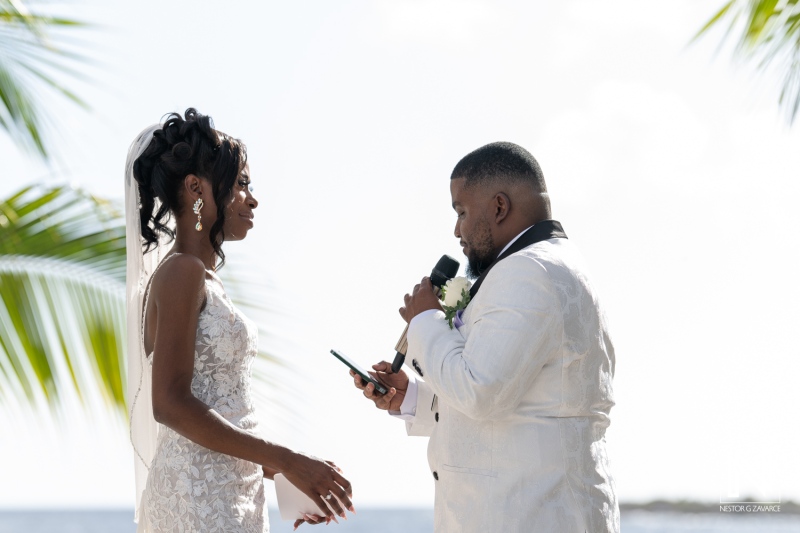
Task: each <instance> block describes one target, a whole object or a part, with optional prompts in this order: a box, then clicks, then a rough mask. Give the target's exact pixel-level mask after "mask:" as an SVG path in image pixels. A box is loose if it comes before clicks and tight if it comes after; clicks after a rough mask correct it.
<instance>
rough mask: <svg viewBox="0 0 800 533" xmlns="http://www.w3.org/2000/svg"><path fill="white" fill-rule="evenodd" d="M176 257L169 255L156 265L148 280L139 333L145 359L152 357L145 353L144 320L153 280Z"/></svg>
mask: <svg viewBox="0 0 800 533" xmlns="http://www.w3.org/2000/svg"><path fill="white" fill-rule="evenodd" d="M175 255H177V254H169V255H168V256H167V257H165V258H164V259H162V260H161V262H160V263H159V264H158V265H156V268H155V269H154V270H153V273H152V274H150V279H149V280H147V288H145V290H144V300H143V302H142V327H141V329H140V330H139V331H141V335H140V337H141V338H140V339H139V342H141V344H142V346H141V350H142V353H143V354H145V357H147V358H149V357H150V354H149V353H147V352H146V351H145V348H144V320H145V316H146V315H147V302H149V301H150V287H152V285H153V278H154V277H155V276H156V272H158V269H159V268H161V265H163V264H164V263H166V262H167V261H169V259H170V258H171V257H174V256H175Z"/></svg>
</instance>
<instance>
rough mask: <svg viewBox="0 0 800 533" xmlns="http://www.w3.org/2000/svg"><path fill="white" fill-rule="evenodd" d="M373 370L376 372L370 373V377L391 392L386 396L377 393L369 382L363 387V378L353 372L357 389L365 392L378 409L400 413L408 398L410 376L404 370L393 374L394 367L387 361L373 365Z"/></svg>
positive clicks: (351, 373) (351, 372)
mask: <svg viewBox="0 0 800 533" xmlns="http://www.w3.org/2000/svg"><path fill="white" fill-rule="evenodd" d="M372 369H373V370H374V372H370V373H369V374H370V376H372V377H373V378H375V379H376V380H378V381H380V382H381V383H383V384H384V385H386V386H387V388H388V389H389V391H388V392H387V393H386V394H380V393H378V392H376V391H375V385H373V384H372V383H369V382H367V384H366V385H363V384H362V380H361V376H359V375H358V374H356V373H355V372H354V371H352V370H351V371H350V375H351V376H352V377H353V384H354V385H355V386H356V388H357V389H360V390H361V391H363V392H364V396H366V397H367V398H368V399H370V400H372V401H373V402H374V403H375V407H377V408H378V409H383V410H384V411H399V410H400V405H401V404H402V403H403V399H404V398H405V397H406V390H408V376H407V375H406V373H405V372H404V371H402V370H400V372H397V373H392V365H391V363H387V362H386V361H381V362H380V363H378V364H376V365H372Z"/></svg>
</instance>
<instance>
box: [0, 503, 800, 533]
mask: <svg viewBox="0 0 800 533" xmlns="http://www.w3.org/2000/svg"><path fill="white" fill-rule="evenodd" d="M635 505H637V506H641V505H642V504H635ZM716 506H717V509H716V510H713V511H712V507H708V510H705V511H697V510H695V511H686V512H681V511H671V510H647V509H642V508H635V509H631V508H629V507H628V504H622V505H621V506H620V507H621V529H622V530H623V531H625V533H673V532H681V533H790V532H797V531H800V514H797V513H786V514H782V512H780V511H779V512H744V510H743V511H742V512H723V511H721V510H720V504H716ZM268 513H269V522H270V531H271V532H272V533H288V532H291V531H293V529H292V522H291V521H282V520H281V519H280V516H279V514H278V510H277V508H274V507H269V508H268ZM348 517H349V520H347V521H345V520H342V519H339V524H331V525H330V526H329V527H333V528H334V530H335V531H337V532H342V533H345V532H346V533H367V532H371V531H374V530H375V527H376V524H379V525H380V530H381V532H382V533H408V532H409V531H413V532H426V531H428V532H432V531H433V508H432V507H379V506H374V507H369V506H364V507H361V508H359V511H358V514H357V515H355V516H353V515H351V514H348ZM135 531H136V525H135V524H134V523H133V508H119V507H117V508H110V507H109V508H100V509H97V508H94V509H92V508H68V509H65V508H52V507H50V508H13V509H12V508H8V507H0V533H135ZM300 531H302V528H301V529H300Z"/></svg>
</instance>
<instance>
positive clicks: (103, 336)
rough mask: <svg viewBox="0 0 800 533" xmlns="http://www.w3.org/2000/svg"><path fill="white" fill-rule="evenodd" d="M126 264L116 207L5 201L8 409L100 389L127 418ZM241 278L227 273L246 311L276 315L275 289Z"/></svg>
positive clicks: (67, 197)
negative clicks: (13, 404) (271, 294)
mask: <svg viewBox="0 0 800 533" xmlns="http://www.w3.org/2000/svg"><path fill="white" fill-rule="evenodd" d="M125 260H126V259H125V219H124V216H123V214H122V212H121V211H120V210H119V209H118V208H117V207H116V206H115V205H114V204H112V203H110V202H108V201H106V200H103V199H100V198H96V197H94V196H92V195H90V194H88V193H86V192H84V191H82V190H80V189H75V188H70V187H55V188H45V187H37V186H33V187H27V188H24V189H22V190H21V191H19V192H17V193H16V194H14V195H12V196H11V197H10V198H8V199H6V200H1V201H0V403H7V402H11V401H12V400H13V401H14V402H21V401H23V400H24V401H25V402H27V403H28V404H32V405H37V404H40V403H44V404H45V405H51V406H53V405H58V404H59V400H60V398H61V397H62V396H63V394H64V392H66V390H68V389H71V390H74V391H75V392H77V394H78V396H79V397H80V398H85V397H86V394H85V393H86V392H87V391H89V390H90V389H92V390H99V391H100V393H101V395H102V397H103V398H104V399H105V400H106V404H107V405H108V406H111V407H116V408H119V409H120V410H121V411H124V407H125V386H124V384H125V382H126V380H125V373H126V364H125V361H126V354H125V335H126V331H125V328H126V321H125ZM235 270H236V269H235V267H234V268H233V269H229V268H228V267H226V268H225V269H223V272H222V274H223V279H225V282H226V286H228V287H229V290H230V293H231V296H232V299H233V300H234V302H235V303H236V304H237V306H239V307H241V308H243V309H244V310H245V312H246V313H248V314H253V315H256V316H258V315H259V314H261V315H263V314H264V312H266V313H271V312H272V311H271V310H270V309H269V307H268V306H265V305H263V304H259V303H258V302H266V301H269V300H270V298H269V297H268V294H267V292H269V291H268V287H267V286H266V285H265V284H264V283H263V282H261V283H259V282H258V281H255V282H254V281H252V280H246V277H244V278H243V277H242V276H238V275H235V274H236V272H235ZM226 271H228V272H226ZM225 274H227V275H228V276H230V279H226V278H227V277H228V276H226V275H225ZM242 280H246V281H242ZM260 322H261V323H262V324H263V323H264V321H260ZM260 335H261V337H262V338H263V337H264V336H266V335H267V332H266V330H264V329H263V327H262V329H261V331H260ZM259 355H260V356H261V357H260V362H259V365H258V366H256V372H257V374H256V375H257V377H258V378H259V379H260V380H261V381H262V382H265V383H267V384H269V385H270V387H265V389H274V386H275V385H276V383H275V380H270V379H269V378H267V377H266V376H267V375H268V374H267V373H266V372H265V371H264V366H263V365H264V364H265V363H267V364H275V363H278V362H279V361H278V359H277V358H276V357H274V356H271V355H270V354H268V353H266V352H265V351H264V350H262V351H261V353H260V354H259Z"/></svg>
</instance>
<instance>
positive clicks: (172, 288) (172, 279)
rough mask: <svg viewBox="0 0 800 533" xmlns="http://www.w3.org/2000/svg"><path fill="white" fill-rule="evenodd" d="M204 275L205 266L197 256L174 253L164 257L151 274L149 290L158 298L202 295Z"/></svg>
mask: <svg viewBox="0 0 800 533" xmlns="http://www.w3.org/2000/svg"><path fill="white" fill-rule="evenodd" d="M205 277H206V267H205V265H204V264H203V262H202V261H201V260H200V259H199V258H198V257H196V256H194V255H191V254H178V253H176V254H172V255H171V256H169V257H167V258H165V259H164V261H163V263H162V264H161V266H160V267H159V268H158V270H157V271H156V273H155V275H154V276H153V286H152V288H151V289H150V290H151V291H152V292H155V293H156V297H157V298H158V300H163V299H164V298H165V297H166V298H179V297H184V298H185V297H187V296H192V295H199V296H202V295H203V294H204V284H205Z"/></svg>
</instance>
